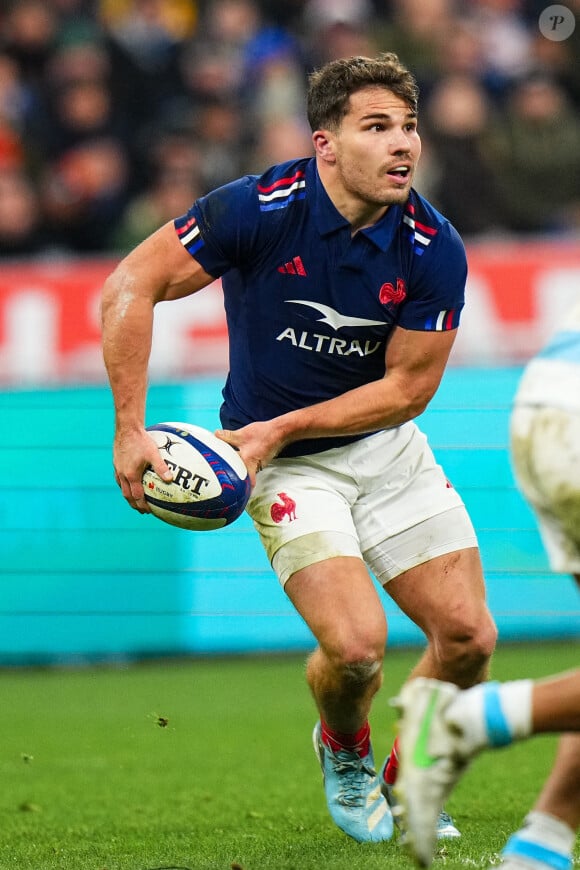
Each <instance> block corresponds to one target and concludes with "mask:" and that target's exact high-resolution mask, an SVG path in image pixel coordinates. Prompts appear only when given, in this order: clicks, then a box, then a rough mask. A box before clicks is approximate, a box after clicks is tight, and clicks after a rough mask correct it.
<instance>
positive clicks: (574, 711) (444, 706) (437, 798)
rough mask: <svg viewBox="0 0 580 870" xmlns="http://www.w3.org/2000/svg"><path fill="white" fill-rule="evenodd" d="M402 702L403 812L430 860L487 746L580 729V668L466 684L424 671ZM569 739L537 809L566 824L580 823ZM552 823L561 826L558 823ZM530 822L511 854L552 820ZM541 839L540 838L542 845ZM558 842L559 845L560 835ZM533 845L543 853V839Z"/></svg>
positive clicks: (417, 849) (413, 845)
mask: <svg viewBox="0 0 580 870" xmlns="http://www.w3.org/2000/svg"><path fill="white" fill-rule="evenodd" d="M397 704H398V707H399V710H400V723H399V727H400V762H401V767H400V771H399V777H398V785H397V796H398V797H399V802H400V812H401V815H402V817H403V822H404V824H405V825H406V828H407V830H408V845H409V848H410V850H411V851H412V853H413V854H414V855H415V857H416V858H417V860H418V862H419V863H420V864H421V865H422V866H429V864H430V863H431V860H432V857H433V851H434V847H435V840H436V823H437V814H438V812H439V810H440V808H441V807H442V806H443V803H444V801H445V799H446V797H447V796H448V794H449V793H450V791H451V789H452V788H453V786H454V785H455V783H456V782H457V781H458V779H459V778H460V776H461V775H462V773H463V772H464V771H465V770H466V768H467V765H468V763H469V761H470V760H471V759H472V758H473V757H474V756H475V755H477V754H478V753H479V752H480V751H481V750H482V749H486V748H497V747H501V746H506V745H507V744H509V743H511V742H513V741H514V740H520V739H525V738H526V737H528V736H530V735H531V734H534V733H535V734H538V733H543V732H560V731H562V730H564V731H566V730H574V731H580V670H575V671H570V672H567V673H564V674H561V675H557V676H554V677H550V678H547V679H543V680H539V681H537V682H535V683H533V682H532V681H531V680H515V681H511V682H506V683H502V684H500V683H485V684H483V685H479V686H474V687H472V688H470V689H467V690H465V691H460V690H459V689H458V688H457V687H456V686H454V685H452V684H450V683H442V682H439V681H437V680H430V679H425V678H419V679H416V680H412V681H410V682H409V683H407V684H406V685H405V686H404V687H403V689H402V691H401V694H400V696H399V699H398V701H397ZM568 739H569V738H565V739H564V741H563V745H564V750H563V751H561V753H560V755H562V758H561V759H560V758H559V759H558V761H557V763H556V766H555V768H554V772H553V774H552V775H551V776H550V778H549V779H548V782H547V784H546V786H545V788H544V790H543V792H542V795H541V797H540V799H539V801H538V804H537V805H536V807H535V811H536V812H539V813H543V814H547V815H548V816H551V817H554V818H555V819H557V820H560V822H561V823H562V824H563V825H564V830H565V828H566V825H567V826H568V828H569V829H572V830H575V829H576V827H577V826H578V824H579V823H580V818H579V815H580V776H579V775H578V773H579V772H578V766H579V764H580V747H579V746H578V745H577V744H576V741H575V740H574V739H573V738H570V739H571V742H572V746H571V747H569V748H568V747H567V741H568ZM534 818H536V817H535V816H534ZM536 821H537V820H536ZM550 824H551V823H550ZM536 827H537V824H536ZM548 827H550V825H548ZM554 827H555V828H556V829H558V825H554ZM528 828H530V822H529V819H528V821H527V826H526V829H525V835H524V834H522V833H521V832H520V833H519V834H517V835H515V837H514V838H512V839H511V840H510V842H509V844H508V847H507V849H508V851H507V853H506V854H507V855H511V854H512V853H514V851H517V848H520V847H519V846H518V843H519V841H520V839H522V837H523V845H522V846H521V848H520V851H521V852H522V853H526V854H527V853H528V852H530V851H534V850H533V849H531V847H528V845H527V842H528V839H529V837H530V836H531V837H532V839H533V838H534V837H536V839H537V838H538V837H539V836H540V834H541V832H542V831H543V830H544V828H546V823H545V822H543V824H542V826H541V827H540V830H539V831H536V830H535V828H534V827H531V828H530V829H529V830H528ZM541 842H542V841H541V839H539V840H538V842H537V844H536V845H538V844H539V843H541ZM548 843H550V839H549V838H548ZM544 845H545V847H546V848H548V846H547V845H546V844H544ZM552 845H553V846H556V845H558V843H557V842H556V841H555V840H554V838H552ZM559 846H560V848H561V849H563V848H564V847H565V846H566V838H565V837H563V838H561V841H560V843H559ZM535 851H536V852H537V853H539V851H540V850H539V845H538V848H536V850H535ZM544 863H545V862H544ZM526 866H528V865H526ZM530 866H532V865H530Z"/></svg>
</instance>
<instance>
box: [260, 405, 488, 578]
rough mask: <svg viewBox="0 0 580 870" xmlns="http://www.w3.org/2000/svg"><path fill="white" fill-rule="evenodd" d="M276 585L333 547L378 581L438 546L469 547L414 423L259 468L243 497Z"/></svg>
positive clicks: (452, 498) (450, 494) (449, 490)
mask: <svg viewBox="0 0 580 870" xmlns="http://www.w3.org/2000/svg"><path fill="white" fill-rule="evenodd" d="M247 510H248V513H249V514H250V516H251V517H252V520H253V521H254V525H255V527H256V529H257V531H258V532H259V534H260V537H261V539H262V544H263V546H264V548H265V550H266V553H267V555H268V558H269V559H270V562H271V564H272V567H273V569H274V571H275V572H276V573H277V575H278V577H279V579H280V582H281V583H282V585H284V584H285V583H286V581H287V580H288V579H289V577H291V576H292V574H294V573H295V572H296V571H299V570H300V569H301V568H305V567H307V566H308V565H311V564H314V563H315V562H320V561H322V560H324V559H329V558H332V557H334V556H354V557H358V558H362V559H364V561H365V562H366V564H367V566H368V568H369V569H370V570H371V571H372V573H373V574H374V575H375V577H376V578H377V580H379V582H380V583H382V584H383V585H384V584H385V583H386V582H388V581H389V580H391V579H393V578H394V577H396V576H398V575H399V574H401V573H403V572H404V571H407V570H408V569H409V568H413V567H415V566H416V565H420V564H422V563H423V562H427V561H429V560H430V559H433V558H435V557H436V556H440V555H443V554H444V553H451V552H454V551H456V550H462V549H465V548H468V547H477V539H476V535H475V531H474V529H473V525H472V523H471V520H470V519H469V516H468V514H467V511H466V509H465V506H464V504H463V501H462V500H461V498H460V496H459V494H458V493H457V492H456V491H455V490H454V489H453V487H452V486H451V484H450V483H449V482H448V481H447V479H446V477H445V474H444V472H443V470H442V468H441V466H439V465H438V464H437V463H436V461H435V458H434V456H433V453H432V452H431V449H430V448H429V446H428V444H427V439H426V437H425V435H424V434H423V433H422V432H421V431H420V430H419V429H418V428H417V426H416V425H415V423H413V422H409V423H405V424H404V425H402V426H398V427H396V428H394V429H388V430H384V431H382V432H378V433H376V434H374V435H369V436H367V437H365V438H362V439H360V440H359V441H355V442H354V443H352V444H348V445H346V446H344V447H336V448H331V449H330V450H325V451H323V452H321V453H313V454H309V455H306V456H300V457H296V458H290V457H289V458H281V459H275V460H273V461H272V463H271V464H270V465H268V466H267V467H266V468H264V469H263V470H262V471H260V472H259V474H258V475H257V482H256V486H255V488H254V490H253V492H252V495H251V498H250V501H249V502H248V506H247Z"/></svg>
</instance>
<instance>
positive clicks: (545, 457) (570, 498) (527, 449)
mask: <svg viewBox="0 0 580 870" xmlns="http://www.w3.org/2000/svg"><path fill="white" fill-rule="evenodd" d="M510 437H511V454H512V461H513V467H514V472H515V476H516V480H517V483H518V485H519V487H520V489H521V491H522V493H523V494H524V496H525V497H526V498H527V500H528V501H529V503H530V505H531V507H532V508H533V510H534V513H535V514H536V516H537V519H538V526H539V530H540V535H541V537H542V541H543V543H544V547H545V548H546V552H547V554H548V559H549V560H550V566H551V568H552V570H553V571H557V572H558V573H563V574H580V413H578V412H575V411H565V410H562V409H560V408H548V407H542V406H527V405H521V406H520V405H516V407H515V408H514V410H513V412H512V416H511V421H510Z"/></svg>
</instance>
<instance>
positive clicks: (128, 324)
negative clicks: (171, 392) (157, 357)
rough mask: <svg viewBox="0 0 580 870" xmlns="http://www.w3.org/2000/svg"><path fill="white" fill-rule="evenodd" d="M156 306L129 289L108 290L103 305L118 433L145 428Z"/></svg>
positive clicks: (107, 363)
mask: <svg viewBox="0 0 580 870" xmlns="http://www.w3.org/2000/svg"><path fill="white" fill-rule="evenodd" d="M152 332H153V304H152V302H151V301H150V300H149V299H147V298H144V297H140V296H138V295H136V294H134V293H133V292H131V290H130V289H125V290H123V289H120V290H116V289H115V288H112V287H110V286H109V287H107V286H106V287H105V291H104V294H103V304H102V335H103V337H102V342H103V358H104V361H105V367H106V369H107V374H108V376H109V382H110V384H111V390H112V393H113V400H114V405H115V419H116V426H117V430H131V429H138V428H141V427H142V426H143V421H144V417H145V402H146V395H147V367H148V364H149V355H150V352H151V337H152Z"/></svg>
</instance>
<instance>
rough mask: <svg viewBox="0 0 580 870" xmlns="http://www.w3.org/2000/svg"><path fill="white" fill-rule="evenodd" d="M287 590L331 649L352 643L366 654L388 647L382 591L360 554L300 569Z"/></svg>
mask: <svg viewBox="0 0 580 870" xmlns="http://www.w3.org/2000/svg"><path fill="white" fill-rule="evenodd" d="M284 588H285V591H286V593H287V595H288V596H289V598H290V600H291V601H292V603H293V605H294V607H295V608H296V610H297V611H298V613H300V615H301V616H302V618H303V619H304V620H305V622H306V623H307V625H308V626H309V628H310V630H311V631H312V633H313V634H314V636H315V637H316V639H317V640H318V642H319V643H320V645H321V646H322V647H324V648H325V649H326V650H327V651H334V652H337V653H340V654H343V653H344V651H345V648H347V647H350V653H351V654H352V657H353V658H357V649H358V650H360V654H361V655H362V657H366V655H367V653H368V650H369V649H370V648H374V649H375V650H379V649H382V648H384V645H385V643H386V630H387V629H386V618H385V613H384V608H383V605H382V602H381V600H380V597H379V594H378V591H377V589H376V587H375V585H374V583H373V581H372V579H371V577H370V575H369V573H368V571H367V569H366V568H365V565H364V562H363V561H362V559H360V558H353V557H336V558H332V559H326V560H324V561H319V562H316V563H313V564H311V565H308V566H307V567H305V568H302V569H301V570H299V571H296V572H295V573H294V574H293V575H292V576H291V577H290V579H289V580H288V582H287V583H286V585H285V587H284Z"/></svg>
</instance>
